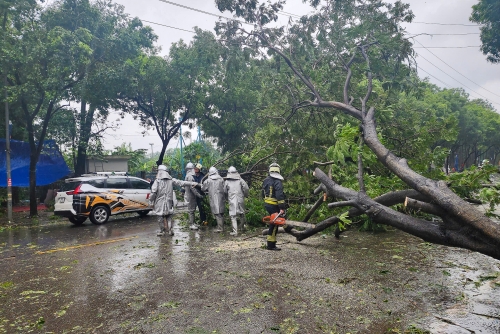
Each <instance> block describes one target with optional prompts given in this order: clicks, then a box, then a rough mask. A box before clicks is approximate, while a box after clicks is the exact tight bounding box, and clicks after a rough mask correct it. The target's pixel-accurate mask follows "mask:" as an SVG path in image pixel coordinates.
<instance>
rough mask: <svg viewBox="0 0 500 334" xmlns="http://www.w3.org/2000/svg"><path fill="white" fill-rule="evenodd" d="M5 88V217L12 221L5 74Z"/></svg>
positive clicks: (5, 83)
mask: <svg viewBox="0 0 500 334" xmlns="http://www.w3.org/2000/svg"><path fill="white" fill-rule="evenodd" d="M4 89H5V157H6V170H7V219H8V220H9V223H12V178H11V170H10V129H9V101H7V98H8V94H7V74H5V75H4Z"/></svg>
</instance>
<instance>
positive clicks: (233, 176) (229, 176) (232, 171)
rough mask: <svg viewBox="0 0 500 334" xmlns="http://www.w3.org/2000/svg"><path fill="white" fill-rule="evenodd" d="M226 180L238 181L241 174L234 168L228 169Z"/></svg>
mask: <svg viewBox="0 0 500 334" xmlns="http://www.w3.org/2000/svg"><path fill="white" fill-rule="evenodd" d="M226 179H232V180H238V179H240V174H239V173H238V171H237V170H236V168H234V167H233V166H231V167H229V168H228V169H227V175H226Z"/></svg>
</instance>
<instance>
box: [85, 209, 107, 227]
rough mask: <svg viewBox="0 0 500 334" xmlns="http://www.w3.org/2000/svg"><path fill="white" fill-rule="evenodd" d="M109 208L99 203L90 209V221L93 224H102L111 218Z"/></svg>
mask: <svg viewBox="0 0 500 334" xmlns="http://www.w3.org/2000/svg"><path fill="white" fill-rule="evenodd" d="M109 214H110V211H109V208H108V207H107V206H104V205H97V206H94V207H93V208H92V211H90V216H89V217H90V221H91V222H92V223H93V224H96V225H101V224H104V223H105V222H107V221H108V219H109Z"/></svg>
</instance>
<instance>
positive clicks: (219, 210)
mask: <svg viewBox="0 0 500 334" xmlns="http://www.w3.org/2000/svg"><path fill="white" fill-rule="evenodd" d="M201 191H203V192H205V193H206V192H208V198H209V199H210V210H211V211H212V214H213V215H214V217H215V220H216V221H217V228H216V229H215V232H223V231H224V210H225V199H224V179H223V178H222V177H221V176H220V175H219V172H218V171H217V169H216V168H215V167H210V169H209V170H208V178H207V179H206V180H205V181H203V185H202V186H201Z"/></svg>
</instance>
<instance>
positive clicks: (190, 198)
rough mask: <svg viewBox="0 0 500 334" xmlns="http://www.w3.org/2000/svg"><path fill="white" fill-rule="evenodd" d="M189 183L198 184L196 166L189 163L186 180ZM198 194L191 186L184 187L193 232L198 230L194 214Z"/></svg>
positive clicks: (185, 201)
mask: <svg viewBox="0 0 500 334" xmlns="http://www.w3.org/2000/svg"><path fill="white" fill-rule="evenodd" d="M184 180H186V181H188V182H196V181H195V175H194V165H193V164H192V163H191V162H188V163H187V165H186V178H185V179H184ZM197 196H198V192H197V191H196V189H194V188H192V187H190V186H184V203H186V206H187V211H188V216H189V228H190V229H192V230H197V229H198V224H195V222H194V212H195V211H196V197H197Z"/></svg>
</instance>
